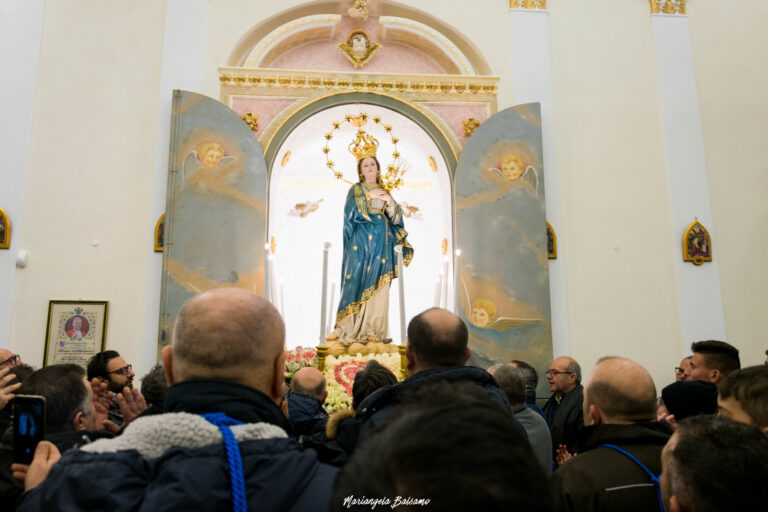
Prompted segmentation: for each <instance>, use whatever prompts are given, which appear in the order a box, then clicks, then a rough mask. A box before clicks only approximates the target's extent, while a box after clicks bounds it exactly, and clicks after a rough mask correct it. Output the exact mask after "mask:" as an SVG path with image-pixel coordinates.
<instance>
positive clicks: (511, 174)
mask: <svg viewBox="0 0 768 512" xmlns="http://www.w3.org/2000/svg"><path fill="white" fill-rule="evenodd" d="M488 170H489V171H493V172H495V173H497V174H499V175H500V176H502V177H504V179H506V180H507V181H509V182H518V183H521V184H523V185H524V186H526V187H527V188H529V189H530V190H531V191H533V194H534V195H535V196H538V195H539V173H538V171H537V170H536V168H535V167H534V166H532V165H526V164H525V162H524V161H523V159H522V158H521V157H520V155H518V154H517V153H507V154H505V155H504V156H502V157H501V169H497V168H496V167H491V168H490V169H488Z"/></svg>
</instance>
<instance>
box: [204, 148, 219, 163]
mask: <svg viewBox="0 0 768 512" xmlns="http://www.w3.org/2000/svg"><path fill="white" fill-rule="evenodd" d="M221 157H222V154H221V151H219V150H218V149H209V150H208V151H206V152H205V156H204V157H203V165H205V166H206V167H216V166H217V165H219V162H220V161H221Z"/></svg>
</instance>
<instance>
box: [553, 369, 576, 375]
mask: <svg viewBox="0 0 768 512" xmlns="http://www.w3.org/2000/svg"><path fill="white" fill-rule="evenodd" d="M561 373H573V372H561V371H557V370H547V375H560V374H561Z"/></svg>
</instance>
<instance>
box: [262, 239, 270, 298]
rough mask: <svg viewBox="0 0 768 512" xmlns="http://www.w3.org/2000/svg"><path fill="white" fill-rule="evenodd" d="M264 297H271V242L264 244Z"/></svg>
mask: <svg viewBox="0 0 768 512" xmlns="http://www.w3.org/2000/svg"><path fill="white" fill-rule="evenodd" d="M264 298H265V299H267V300H269V299H270V297H269V244H264ZM270 302H271V301H270Z"/></svg>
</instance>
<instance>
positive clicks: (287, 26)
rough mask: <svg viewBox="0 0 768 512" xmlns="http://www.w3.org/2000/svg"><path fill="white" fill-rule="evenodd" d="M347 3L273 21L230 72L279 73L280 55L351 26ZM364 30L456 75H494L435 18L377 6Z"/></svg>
mask: <svg viewBox="0 0 768 512" xmlns="http://www.w3.org/2000/svg"><path fill="white" fill-rule="evenodd" d="M346 7H348V5H347V2H311V3H307V4H302V5H299V6H296V7H293V8H290V9H286V10H285V11H282V12H280V13H279V14H277V15H275V16H272V17H270V18H268V19H266V20H264V21H262V22H260V23H258V24H257V25H254V26H253V27H252V28H251V29H250V30H249V31H248V32H247V33H245V34H244V35H243V36H242V38H241V39H240V40H239V41H238V43H237V44H236V45H235V47H234V48H233V50H232V52H231V53H230V55H229V58H228V59H227V63H226V66H229V67H246V68H256V67H259V68H268V67H277V66H273V64H274V63H275V62H276V61H278V60H279V59H280V56H281V55H284V54H285V53H287V52H290V51H291V50H292V49H294V48H296V47H297V46H306V45H311V44H312V43H315V42H322V41H328V40H330V39H332V38H334V37H336V36H337V35H338V31H339V30H344V29H346V28H348V27H349V26H350V24H349V21H350V20H349V18H348V17H346V16H342V15H341V14H339V13H343V12H344V10H345V8H346ZM353 26H354V27H355V28H361V27H365V28H367V29H368V30H369V31H370V32H371V36H375V37H376V38H377V40H380V41H382V42H384V43H385V44H387V43H389V44H394V45H404V46H408V47H410V48H411V49H414V50H417V51H419V52H422V53H424V54H425V55H427V56H429V57H430V58H431V59H433V60H434V61H435V62H436V63H437V64H438V65H440V66H441V68H442V70H443V71H442V72H444V73H447V74H456V75H481V76H482V75H490V74H491V68H490V66H489V64H488V61H487V60H486V59H485V57H484V56H483V55H482V53H481V52H480V51H479V49H478V48H477V47H476V46H475V45H474V44H473V43H472V42H471V41H470V40H469V39H467V38H466V37H464V35H463V34H461V33H460V32H458V31H457V30H456V29H454V28H453V27H451V26H450V25H448V24H447V23H445V22H443V21H442V20H440V19H439V18H435V17H434V16H432V15H431V14H429V13H427V12H424V11H421V10H419V9H416V8H414V7H411V6H406V5H401V4H398V3H396V2H388V1H378V2H372V4H371V12H370V18H369V20H368V21H366V22H363V23H360V22H356V21H355V22H353Z"/></svg>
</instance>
